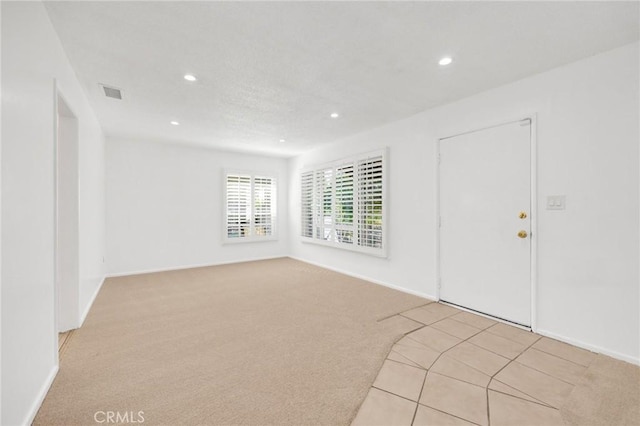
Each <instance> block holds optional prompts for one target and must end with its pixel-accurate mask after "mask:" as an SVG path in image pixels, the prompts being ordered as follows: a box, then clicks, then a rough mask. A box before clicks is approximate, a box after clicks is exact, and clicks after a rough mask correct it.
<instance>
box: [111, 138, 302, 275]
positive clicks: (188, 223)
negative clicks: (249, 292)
mask: <svg viewBox="0 0 640 426" xmlns="http://www.w3.org/2000/svg"><path fill="white" fill-rule="evenodd" d="M224 169H236V170H238V169H239V170H246V171H258V172H270V173H275V174H276V176H277V178H278V182H279V183H278V222H277V228H278V232H279V238H278V240H277V241H262V242H250V243H235V244H223V243H222V237H223V229H224V228H223V224H224V205H225V202H224V191H223V189H224V188H223V170H224ZM286 182H287V160H285V159H282V158H271V157H263V156H252V155H246V154H238V153H232V152H225V151H216V150H212V149H207V148H199V147H194V146H186V145H185V146H181V145H175V144H166V143H161V142H149V141H134V140H120V139H111V138H109V139H108V140H107V234H108V238H107V247H108V249H107V263H108V265H109V273H110V274H123V273H130V272H140V271H151V270H161V269H172V268H183V267H189V266H196V265H209V264H217V263H224V262H235V261H242V260H250V259H257V258H266V257H275V256H286V255H287V254H288V241H289V238H288V233H287V223H288V219H287V189H288V188H287V185H286Z"/></svg>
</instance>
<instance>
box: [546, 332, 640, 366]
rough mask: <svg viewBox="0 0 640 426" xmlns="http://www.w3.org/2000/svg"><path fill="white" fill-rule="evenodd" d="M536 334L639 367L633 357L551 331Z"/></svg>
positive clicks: (639, 364) (638, 359) (637, 360)
mask: <svg viewBox="0 0 640 426" xmlns="http://www.w3.org/2000/svg"><path fill="white" fill-rule="evenodd" d="M536 334H539V335H541V336H545V337H548V338H550V339H555V340H559V341H561V342H564V343H568V344H570V345H573V346H577V347H579V348H582V349H586V350H588V351H591V352H595V353H597V354H602V355H606V356H610V357H611V358H615V359H619V360H621V361H625V362H628V363H631V364H635V365H638V366H640V358H635V357H633V356H630V355H625V354H622V353H620V352H616V351H612V350H609V349H606V348H603V347H602V346H598V345H591V344H589V343H585V342H583V341H580V340H576V339H572V338H570V337H566V336H563V335H561V334H556V333H554V332H552V331H547V330H538V331H537V332H536Z"/></svg>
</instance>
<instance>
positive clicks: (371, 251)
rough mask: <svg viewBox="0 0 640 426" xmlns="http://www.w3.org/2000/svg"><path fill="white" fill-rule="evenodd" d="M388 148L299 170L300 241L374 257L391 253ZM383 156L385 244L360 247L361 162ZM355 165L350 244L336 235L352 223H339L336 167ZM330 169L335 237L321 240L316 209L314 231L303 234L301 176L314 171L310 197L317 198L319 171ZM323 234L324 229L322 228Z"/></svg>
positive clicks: (313, 217) (383, 231) (383, 223)
mask: <svg viewBox="0 0 640 426" xmlns="http://www.w3.org/2000/svg"><path fill="white" fill-rule="evenodd" d="M388 151H389V150H388V148H383V149H378V150H376V151H371V152H367V153H364V154H359V155H353V156H350V157H346V158H341V159H340V160H336V161H331V162H329V163H323V164H319V165H314V166H306V167H304V168H302V169H301V170H300V172H299V173H298V176H299V178H300V192H299V200H300V203H301V205H300V220H301V222H300V229H299V230H298V235H299V236H300V240H301V241H302V242H303V243H311V244H318V245H323V246H327V247H334V248H340V249H344V250H349V251H355V252H359V253H365V254H368V255H372V256H377V257H385V258H386V257H387V255H388V248H389V247H388V246H389V239H388V237H387V233H388V228H389V225H388V224H389V213H388V212H389V208H388V201H387V200H388V189H387V188H388V176H389V166H388V157H389V153H388ZM378 157H381V158H382V247H381V248H374V247H367V246H361V245H358V235H357V234H358V229H357V226H358V225H357V220H358V214H359V212H358V200H357V198H358V186H357V184H356V181H357V179H358V162H360V161H367V160H371V159H375V158H378ZM349 164H351V165H353V173H354V174H353V179H354V188H353V224H352V230H353V243H351V244H349V243H343V242H340V241H337V238H335V231H336V229H343V230H348V228H349V225H339V226H338V225H336V209H335V204H336V200H335V198H336V197H335V195H336V186H335V183H336V170H337V169H338V168H340V167H344V166H346V165H349ZM329 169H330V170H331V188H332V196H331V230H330V232H331V233H333V238H331V239H329V240H327V239H322V238H317V234H316V232H317V231H318V230H319V229H323V228H321V227H320V224H319V223H317V220H318V217H317V216H316V213H315V212H314V211H313V208H312V210H311V216H312V230H311V237H307V236H304V235H303V227H304V226H305V223H304V221H303V220H302V215H303V214H304V211H303V208H304V207H305V206H303V205H302V204H303V193H302V191H303V187H302V185H303V182H302V177H303V175H305V174H308V173H312V175H313V177H312V185H311V188H312V189H311V196H312V198H313V197H317V196H318V194H317V193H316V191H317V190H318V187H317V182H316V180H317V178H316V176H317V173H319V172H322V171H323V170H329ZM315 202H316V203H318V201H317V200H316V201H315ZM311 204H312V205H314V202H313V201H312V203H311ZM323 233H324V231H323Z"/></svg>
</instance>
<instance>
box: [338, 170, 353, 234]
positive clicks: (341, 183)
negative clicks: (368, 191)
mask: <svg viewBox="0 0 640 426" xmlns="http://www.w3.org/2000/svg"><path fill="white" fill-rule="evenodd" d="M353 186H354V185H353V164H345V165H342V166H338V167H336V190H335V202H334V206H335V210H336V214H335V218H336V223H335V230H336V241H338V242H341V243H345V244H353Z"/></svg>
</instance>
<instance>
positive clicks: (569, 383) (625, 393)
mask: <svg viewBox="0 0 640 426" xmlns="http://www.w3.org/2000/svg"><path fill="white" fill-rule="evenodd" d="M639 380H640V374H639V368H638V367H636V366H632V365H630V364H627V363H624V362H619V361H615V360H613V359H611V358H608V357H605V356H601V355H596V354H593V353H591V352H588V351H584V350H581V349H578V348H575V347H572V346H569V345H566V344H563V343H560V342H557V341H553V340H551V339H547V338H544V337H540V336H538V335H535V334H533V333H530V332H526V331H524V330H520V329H517V328H514V327H511V326H507V325H504V324H502V323H497V322H495V321H493V320H490V319H487V318H484V317H480V316H477V315H473V314H470V313H467V312H463V311H460V310H458V309H455V308H452V307H449V306H446V305H442V304H439V303H435V302H432V301H429V300H426V299H423V298H420V297H416V296H412V295H409V294H406V293H402V292H399V291H396V290H392V289H389V288H386V287H383V286H379V285H376V284H372V283H370V282H367V281H363V280H360V279H356V278H353V277H349V276H346V275H342V274H339V273H336V272H332V271H329V270H327V269H323V268H319V267H316V266H312V265H309V264H307V263H304V262H299V261H296V260H293V259H289V258H281V259H274V260H268V261H258V262H246V263H239V264H232V265H222V266H215V267H206V268H196V269H188V270H181V271H171V272H162V273H153V274H144V275H136V276H128V277H119V278H110V279H108V280H107V282H105V284H104V286H103V288H102V290H101V291H100V294H99V295H98V297H97V299H96V301H95V303H94V305H93V307H92V309H91V312H90V313H89V316H88V317H87V320H86V322H85V324H84V326H83V327H82V328H80V329H78V330H75V331H74V332H73V334H72V336H71V338H67V339H66V341H65V343H64V356H63V357H61V359H60V371H59V373H58V375H57V377H56V379H55V381H54V383H53V385H52V387H51V389H50V391H49V393H48V395H47V397H46V398H45V401H44V403H43V405H42V407H41V409H40V411H39V412H38V415H37V416H36V419H35V422H34V424H38V425H56V424H59V425H81V424H93V423H95V422H96V421H97V420H96V418H95V417H94V416H95V415H96V413H104V412H106V411H112V412H116V413H119V414H120V416H123V415H128V416H129V418H130V419H131V418H133V419H135V420H140V419H141V418H144V423H145V424H180V425H189V424H203V425H204V424H211V425H241V424H242V425H246V424H251V425H349V424H351V423H353V424H354V425H377V424H381V425H411V424H415V425H421V424H436V425H437V424H479V425H487V424H489V422H490V424H491V425H494V426H495V425H500V424H511V425H527V424H530V425H534V424H535V425H546V424H569V425H584V424H609V425H611V424H619V425H622V424H637V423H638V420H639V419H640V416H639V413H638V406H639V402H640V401H639V399H638V398H639V396H638V395H639V394H638V383H639ZM140 413H141V414H140ZM101 415H104V414H101ZM98 420H99V419H98Z"/></svg>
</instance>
